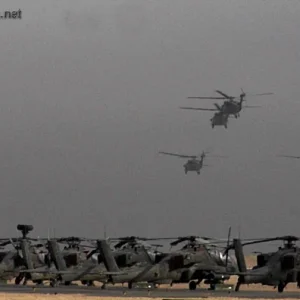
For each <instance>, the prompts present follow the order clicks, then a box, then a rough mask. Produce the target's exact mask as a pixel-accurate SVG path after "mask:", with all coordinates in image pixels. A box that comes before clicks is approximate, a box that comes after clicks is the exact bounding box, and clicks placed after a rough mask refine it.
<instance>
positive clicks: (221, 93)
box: [216, 90, 235, 100]
mask: <svg viewBox="0 0 300 300" xmlns="http://www.w3.org/2000/svg"><path fill="white" fill-rule="evenodd" d="M216 93H218V94H220V95H222V96H223V97H225V98H226V99H229V100H233V99H235V97H232V96H228V95H226V94H225V93H223V92H221V91H219V90H216Z"/></svg>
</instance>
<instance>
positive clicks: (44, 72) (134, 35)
mask: <svg viewBox="0 0 300 300" xmlns="http://www.w3.org/2000/svg"><path fill="white" fill-rule="evenodd" d="M18 9H21V10H22V20H0V23H1V26H0V37H1V46H0V49H1V51H0V66H1V72H0V91H1V107H0V139H1V148H0V160H1V161H0V166H1V167H0V176H1V180H0V191H1V204H2V205H1V211H0V225H1V235H2V236H6V235H15V234H16V225H17V223H30V224H33V225H34V226H35V232H34V234H33V235H34V236H35V235H46V234H47V230H48V228H52V229H53V228H55V232H56V235H69V234H72V235H79V236H82V235H85V236H92V237H97V236H103V226H104V225H106V227H107V231H108V235H110V236H122V235H133V234H135V235H140V236H168V235H171V236H174V235H175V236H177V235H184V234H199V235H210V236H215V237H225V236H226V235H227V230H228V226H230V225H231V226H232V227H233V233H234V235H236V234H237V228H238V226H239V225H240V226H241V233H242V237H243V236H244V237H251V238H252V237H264V236H273V235H281V234H296V235H297V234H299V215H300V202H299V195H300V184H299V173H300V160H299V161H297V160H289V159H284V158H277V157H276V155H277V154H292V155H300V141H299V128H300V118H299V113H300V103H299V100H300V95H299V82H300V81H299V79H300V57H299V55H300V30H299V28H300V3H299V1H292V0H290V1H284V0H278V1H277V0H269V1H256V0H249V1H244V0H236V1H234V0H231V1H230V0H226V1H225V0H214V1H211V0H206V1H203V0H101V1H99V0H85V1H79V0H76V1H75V0H65V1H61V0H59V1H58V0H55V1H54V0H52V1H48V0H47V1H45V0H44V1H42V0H39V1H38V0H35V1H33V0H27V1H21V0H20V1H12V0H7V1H1V6H0V10H1V11H5V10H18ZM240 88H243V89H244V90H245V91H246V92H248V93H264V92H273V93H274V95H273V96H264V97H260V98H258V97H257V98H250V97H249V98H248V102H247V103H248V105H261V106H262V107H261V108H249V109H248V110H247V109H245V110H244V111H243V112H242V113H241V117H240V118H239V119H237V120H235V119H230V120H229V124H228V129H227V130H226V129H225V128H224V127H215V128H214V129H212V128H211V126H210V121H209V119H210V118H211V115H212V113H211V112H199V111H184V110H180V109H178V107H179V106H195V107H197V106H198V107H201V106H202V107H207V108H209V107H211V106H212V105H213V101H211V100H193V99H186V97H187V96H214V90H215V89H221V90H222V91H224V92H226V93H228V94H230V95H238V94H239V92H240ZM208 148H209V149H212V150H213V152H212V154H215V155H224V156H228V158H207V164H209V166H208V167H207V168H204V169H203V172H202V173H201V175H200V176H198V175H197V174H196V173H193V172H191V173H188V174H187V175H185V174H184V169H183V164H184V163H185V160H184V159H180V158H175V157H174V158H173V157H168V156H161V155H159V154H157V153H158V151H171V152H176V153H183V154H191V155H193V154H198V153H200V152H201V151H202V150H205V149H208Z"/></svg>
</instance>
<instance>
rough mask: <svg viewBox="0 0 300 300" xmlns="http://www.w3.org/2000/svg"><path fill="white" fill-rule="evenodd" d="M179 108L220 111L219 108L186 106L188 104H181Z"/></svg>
mask: <svg viewBox="0 0 300 300" xmlns="http://www.w3.org/2000/svg"><path fill="white" fill-rule="evenodd" d="M179 108H180V109H191V110H203V111H219V110H218V109H215V108H198V107H186V106H181V107H179Z"/></svg>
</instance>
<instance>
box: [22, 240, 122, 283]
mask: <svg viewBox="0 0 300 300" xmlns="http://www.w3.org/2000/svg"><path fill="white" fill-rule="evenodd" d="M47 248H48V250H49V259H48V261H47V264H46V265H45V266H43V267H39V268H31V269H30V268H28V269H26V270H23V272H24V273H25V274H29V275H30V276H32V275H33V274H35V276H39V277H40V278H41V279H40V280H50V286H52V287H54V286H56V285H57V284H59V283H63V284H64V285H70V284H71V283H72V282H73V281H77V280H81V282H82V284H84V285H88V286H92V285H93V282H94V281H100V282H105V281H106V279H107V276H108V275H121V274H123V272H107V271H106V269H105V267H104V265H101V264H100V263H101V260H99V259H98V256H97V258H96V259H95V258H94V257H92V255H89V258H91V259H89V258H87V259H86V260H84V261H81V262H79V264H78V265H76V266H70V267H67V264H66V261H65V259H64V256H63V252H62V251H61V250H60V249H59V244H58V242H57V240H56V239H51V240H48V241H47ZM96 251H98V249H95V250H94V251H92V253H93V254H94V253H95V252H96ZM92 253H91V254H92Z"/></svg>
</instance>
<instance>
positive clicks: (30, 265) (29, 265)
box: [21, 239, 33, 269]
mask: <svg viewBox="0 0 300 300" xmlns="http://www.w3.org/2000/svg"><path fill="white" fill-rule="evenodd" d="M21 250H22V255H23V259H24V261H25V265H26V267H27V269H33V262H32V259H31V254H30V250H29V243H28V241H27V240H26V239H23V240H22V241H21Z"/></svg>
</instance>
